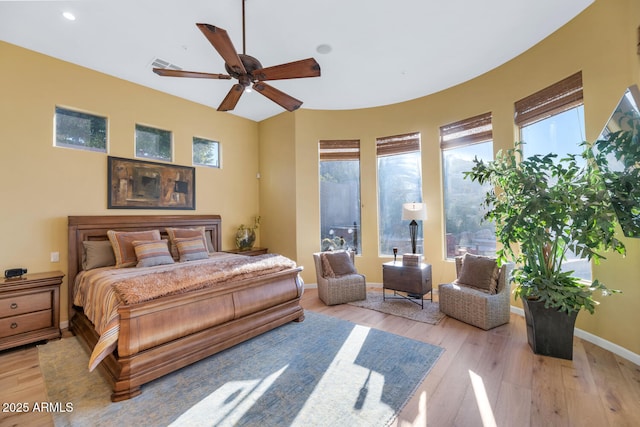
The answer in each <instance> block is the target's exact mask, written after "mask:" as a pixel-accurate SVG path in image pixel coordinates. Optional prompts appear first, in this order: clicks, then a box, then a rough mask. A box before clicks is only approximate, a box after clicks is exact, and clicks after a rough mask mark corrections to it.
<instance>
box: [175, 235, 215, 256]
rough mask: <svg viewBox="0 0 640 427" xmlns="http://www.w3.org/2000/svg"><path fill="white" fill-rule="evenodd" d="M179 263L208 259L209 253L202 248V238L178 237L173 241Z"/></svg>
mask: <svg viewBox="0 0 640 427" xmlns="http://www.w3.org/2000/svg"><path fill="white" fill-rule="evenodd" d="M175 242H176V247H177V248H178V254H179V255H180V262H184V261H195V260H197V259H206V258H209V252H207V248H206V247H205V246H204V242H203V241H202V237H200V236H196V237H179V238H177V239H175Z"/></svg>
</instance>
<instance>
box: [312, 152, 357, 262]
mask: <svg viewBox="0 0 640 427" xmlns="http://www.w3.org/2000/svg"><path fill="white" fill-rule="evenodd" d="M319 151H320V239H321V248H322V250H323V251H325V250H333V249H342V248H345V249H347V248H349V249H353V250H354V251H355V252H356V253H361V252H362V244H361V233H360V141H358V140H330V141H324V140H323V141H320V143H319Z"/></svg>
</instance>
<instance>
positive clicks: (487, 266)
mask: <svg viewBox="0 0 640 427" xmlns="http://www.w3.org/2000/svg"><path fill="white" fill-rule="evenodd" d="M456 283H458V284H460V285H466V286H471V287H474V288H478V289H480V290H482V291H485V292H488V293H490V294H495V293H496V287H497V286H498V264H497V263H496V260H495V258H490V257H486V256H481V255H473V254H469V253H466V254H464V257H462V268H461V269H460V274H459V276H458V278H457V279H456Z"/></svg>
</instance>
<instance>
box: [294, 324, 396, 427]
mask: <svg viewBox="0 0 640 427" xmlns="http://www.w3.org/2000/svg"><path fill="white" fill-rule="evenodd" d="M370 329H371V328H368V327H365V326H361V325H356V326H355V327H354V328H353V330H352V331H351V334H350V335H349V336H348V337H347V339H346V340H345V342H344V344H343V345H342V347H341V348H340V350H339V351H338V352H337V353H336V356H335V357H334V358H333V360H332V362H331V364H330V365H329V366H328V368H327V370H326V372H325V373H324V375H323V376H322V378H321V379H320V381H318V384H317V385H316V387H315V389H314V390H313V393H311V395H310V396H309V397H308V398H307V400H306V402H305V404H304V406H303V407H302V409H301V410H300V413H299V414H298V416H297V418H296V420H295V422H294V424H296V425H313V424H309V423H313V419H312V418H310V417H311V413H312V412H313V413H316V414H317V413H318V412H319V411H320V412H322V411H323V410H322V409H319V406H322V405H324V404H325V403H324V400H323V398H322V397H323V396H326V395H330V394H333V393H335V392H336V390H340V393H341V395H344V396H347V400H346V401H345V406H347V407H352V408H353V412H354V413H357V412H359V411H372V410H378V411H380V410H381V406H384V407H385V408H388V410H389V411H391V412H393V411H392V410H391V408H389V407H388V406H387V405H383V404H382V402H381V398H382V391H383V387H384V382H385V378H384V376H382V375H381V374H379V373H377V372H374V371H371V370H370V369H367V368H365V367H363V366H359V365H356V364H355V360H356V358H357V357H358V355H359V354H360V351H361V349H362V346H363V345H364V343H365V340H366V339H367V336H368V334H369V331H370ZM345 378H349V381H346V380H345ZM311 408H313V411H312V410H311ZM325 410H326V411H329V412H333V411H335V408H331V407H329V406H327V408H325ZM316 421H317V420H316Z"/></svg>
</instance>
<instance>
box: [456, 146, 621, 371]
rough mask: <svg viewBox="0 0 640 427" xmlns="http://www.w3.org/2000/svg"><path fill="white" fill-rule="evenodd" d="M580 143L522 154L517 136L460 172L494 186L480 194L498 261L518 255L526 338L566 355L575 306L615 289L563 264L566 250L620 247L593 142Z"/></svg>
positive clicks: (584, 252) (593, 252)
mask: <svg viewBox="0 0 640 427" xmlns="http://www.w3.org/2000/svg"><path fill="white" fill-rule="evenodd" d="M583 147H585V148H584V151H583V153H582V154H581V155H580V156H576V155H569V156H567V157H566V158H562V159H558V156H557V155H556V154H547V155H545V156H541V155H534V156H531V157H528V158H523V154H522V149H521V144H520V143H517V144H516V147H515V148H514V149H510V150H507V151H505V152H503V151H500V152H499V153H498V154H497V155H496V159H495V160H494V161H491V162H484V161H482V160H478V159H477V158H476V159H474V166H473V168H472V169H471V171H469V172H465V178H469V179H471V180H473V181H477V182H479V183H480V184H484V183H489V184H491V186H492V187H493V190H491V191H489V192H487V193H486V196H485V199H484V201H483V206H484V207H485V208H486V209H487V211H486V214H485V216H484V219H485V220H490V221H493V222H494V223H495V225H496V236H497V240H498V242H500V243H501V244H502V248H501V249H499V250H498V251H497V257H498V260H499V262H500V263H502V262H505V261H513V262H515V263H516V268H515V269H514V273H513V276H512V282H514V283H515V284H516V287H515V291H514V293H515V297H516V298H518V297H519V298H521V299H522V301H523V305H524V311H525V318H526V323H527V336H528V341H529V344H530V345H531V347H532V349H533V351H534V353H537V354H544V355H548V356H554V357H560V358H564V359H571V358H572V357H573V329H574V325H575V320H576V316H577V314H578V312H579V311H580V310H582V309H585V310H587V311H589V312H590V313H592V314H593V312H594V310H595V307H596V305H597V304H598V302H597V301H596V300H595V299H594V293H596V292H600V293H601V295H603V296H605V295H609V294H611V293H616V292H619V291H616V290H611V289H609V288H607V287H606V286H605V285H604V284H603V283H602V282H600V281H598V280H597V279H595V280H593V281H592V282H591V283H587V282H585V281H583V280H581V279H580V278H578V277H576V276H574V275H573V273H574V272H573V271H566V269H565V268H563V266H564V264H563V263H564V261H565V260H566V256H567V253H568V252H569V251H571V252H573V253H574V254H576V255H577V256H578V257H580V258H586V259H588V260H592V259H593V260H594V261H595V262H596V263H597V262H599V260H600V259H604V256H603V252H606V251H615V252H618V253H620V254H623V255H624V254H625V253H626V251H625V247H624V244H623V243H622V242H621V241H619V240H618V239H617V238H616V226H617V218H616V214H615V211H614V209H613V208H612V206H611V200H610V197H609V195H608V193H607V189H606V188H605V186H604V182H603V179H602V176H601V174H600V173H599V172H598V169H597V167H596V165H595V163H594V158H593V154H592V153H591V150H590V149H589V148H588V147H587V145H586V144H583Z"/></svg>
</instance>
